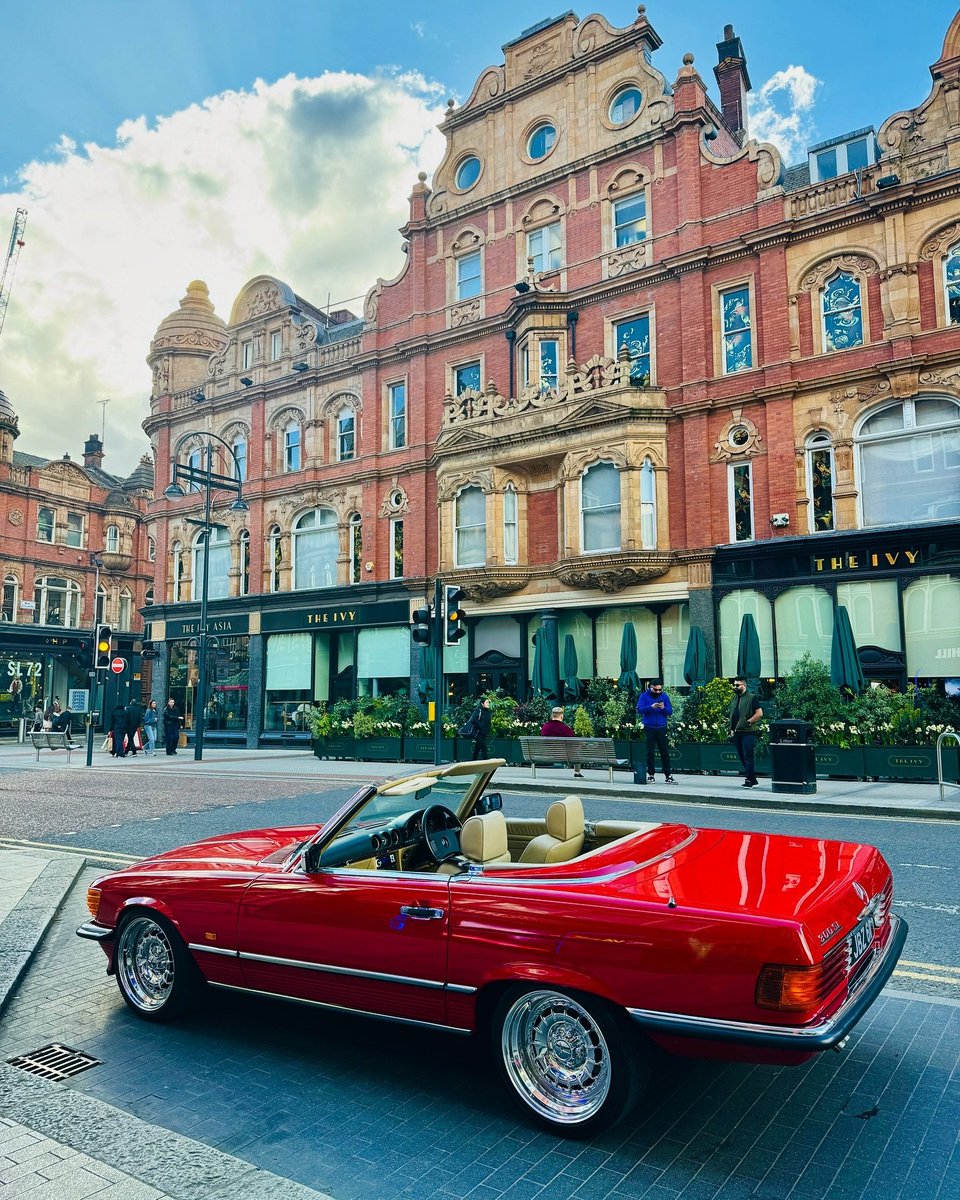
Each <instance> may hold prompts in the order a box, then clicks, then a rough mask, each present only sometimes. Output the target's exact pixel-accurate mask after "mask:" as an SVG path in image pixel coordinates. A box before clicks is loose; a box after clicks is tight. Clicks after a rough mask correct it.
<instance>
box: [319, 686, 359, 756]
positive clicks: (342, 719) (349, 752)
mask: <svg viewBox="0 0 960 1200" xmlns="http://www.w3.org/2000/svg"><path fill="white" fill-rule="evenodd" d="M323 712H324V713H326V715H327V716H328V717H329V727H328V726H327V724H326V723H324V728H325V729H328V732H327V733H325V734H324V735H323V749H322V752H323V755H324V757H326V758H353V757H354V756H355V755H354V746H355V739H354V735H353V713H354V702H353V701H352V700H337V701H336V702H335V703H334V704H332V705H331V706H330V709H329V711H328V712H327V710H326V709H324V710H323ZM322 715H323V713H321V716H322Z"/></svg>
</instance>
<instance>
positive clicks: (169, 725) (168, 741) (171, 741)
mask: <svg viewBox="0 0 960 1200" xmlns="http://www.w3.org/2000/svg"><path fill="white" fill-rule="evenodd" d="M182 722H183V718H182V717H181V716H180V709H179V708H177V702H176V700H174V698H173V697H172V696H171V697H170V699H169V700H168V701H167V707H166V708H165V709H164V710H163V741H164V745H165V746H166V749H167V754H176V752H177V742H178V741H179V740H180V726H181V724H182Z"/></svg>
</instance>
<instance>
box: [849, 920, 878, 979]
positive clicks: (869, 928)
mask: <svg viewBox="0 0 960 1200" xmlns="http://www.w3.org/2000/svg"><path fill="white" fill-rule="evenodd" d="M875 932H876V926H875V925H874V923H873V917H872V916H869V917H866V918H864V920H862V921H861V922H860V924H859V925H858V926H857V927H856V929H855V930H854V931H853V933H852V934H851V935H850V966H851V967H855V966H856V965H857V963H858V962H859V961H860V959H861V958H863V956H864V955H865V954H866V953H867V951H868V950H869V949H870V947H871V946H872V945H873V935H874V933H875Z"/></svg>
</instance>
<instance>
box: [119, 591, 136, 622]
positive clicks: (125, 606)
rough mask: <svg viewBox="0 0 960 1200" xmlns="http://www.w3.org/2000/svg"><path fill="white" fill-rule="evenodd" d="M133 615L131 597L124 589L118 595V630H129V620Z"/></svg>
mask: <svg viewBox="0 0 960 1200" xmlns="http://www.w3.org/2000/svg"><path fill="white" fill-rule="evenodd" d="M132 614H133V597H132V596H131V595H130V592H129V590H128V589H127V588H124V589H123V591H121V593H120V609H119V615H118V617H117V625H118V627H119V628H120V629H122V630H124V631H127V630H129V628H130V619H131V616H132Z"/></svg>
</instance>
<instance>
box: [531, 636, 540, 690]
mask: <svg viewBox="0 0 960 1200" xmlns="http://www.w3.org/2000/svg"><path fill="white" fill-rule="evenodd" d="M542 634H543V629H542V628H540V629H538V630H537V632H536V633H535V634H534V635H533V672H532V674H531V676H530V688H531V690H532V691H533V694H534V695H535V696H542V695H543V650H542V648H541V646H540V639H541V636H542Z"/></svg>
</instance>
